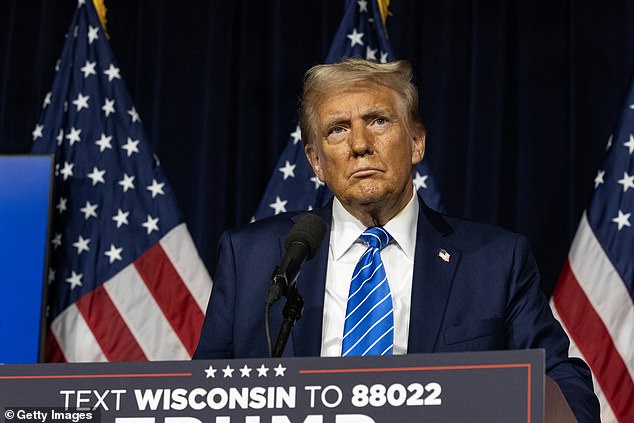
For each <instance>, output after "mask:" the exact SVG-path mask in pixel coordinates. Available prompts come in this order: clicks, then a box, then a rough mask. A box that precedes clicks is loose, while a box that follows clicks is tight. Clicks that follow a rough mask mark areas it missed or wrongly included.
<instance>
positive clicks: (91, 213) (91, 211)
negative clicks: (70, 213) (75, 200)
mask: <svg viewBox="0 0 634 423" xmlns="http://www.w3.org/2000/svg"><path fill="white" fill-rule="evenodd" d="M97 207H99V205H98V204H91V203H90V201H86V205H85V206H84V207H82V208H81V209H79V211H81V212H82V213H83V214H84V219H85V220H88V218H90V217H97Z"/></svg>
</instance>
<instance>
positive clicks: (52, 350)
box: [44, 327, 67, 363]
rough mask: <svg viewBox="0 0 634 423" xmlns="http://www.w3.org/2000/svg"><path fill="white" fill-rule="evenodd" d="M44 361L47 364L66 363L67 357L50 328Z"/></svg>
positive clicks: (47, 334)
mask: <svg viewBox="0 0 634 423" xmlns="http://www.w3.org/2000/svg"><path fill="white" fill-rule="evenodd" d="M44 361H46V362H47V363H66V362H67V360H66V357H64V353H63V352H62V349H61V348H60V346H59V343H58V342H57V338H56V337H55V335H54V334H53V332H51V328H50V327H49V328H48V330H47V331H46V341H45V344H44Z"/></svg>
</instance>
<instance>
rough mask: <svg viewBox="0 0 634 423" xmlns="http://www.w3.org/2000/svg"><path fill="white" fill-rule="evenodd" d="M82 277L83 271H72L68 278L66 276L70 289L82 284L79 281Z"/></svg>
mask: <svg viewBox="0 0 634 423" xmlns="http://www.w3.org/2000/svg"><path fill="white" fill-rule="evenodd" d="M83 277H84V274H83V273H80V274H77V273H75V271H74V270H73V271H72V275H71V277H70V278H66V282H68V283H69V284H70V289H71V291H72V290H73V289H75V288H77V287H78V286H82V283H81V278H83Z"/></svg>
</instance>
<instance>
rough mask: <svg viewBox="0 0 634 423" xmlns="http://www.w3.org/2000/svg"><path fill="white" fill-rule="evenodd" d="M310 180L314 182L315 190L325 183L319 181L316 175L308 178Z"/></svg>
mask: <svg viewBox="0 0 634 423" xmlns="http://www.w3.org/2000/svg"><path fill="white" fill-rule="evenodd" d="M310 181H311V182H312V183H313V184H315V190H318V189H319V187H320V186H323V185H325V184H324V183H323V182H321V181H320V180H319V178H318V177H316V176H313V177H312V178H310Z"/></svg>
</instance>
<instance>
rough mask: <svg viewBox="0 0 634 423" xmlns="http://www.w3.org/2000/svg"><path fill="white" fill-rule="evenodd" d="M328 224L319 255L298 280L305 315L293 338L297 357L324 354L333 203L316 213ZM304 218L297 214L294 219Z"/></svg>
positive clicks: (306, 263) (294, 331) (316, 254)
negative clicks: (324, 319)
mask: <svg viewBox="0 0 634 423" xmlns="http://www.w3.org/2000/svg"><path fill="white" fill-rule="evenodd" d="M312 213H314V214H316V215H317V216H319V217H321V218H322V219H324V221H325V222H326V235H325V237H324V240H323V241H322V243H321V245H320V247H319V249H318V250H317V253H315V256H314V257H313V258H312V259H310V260H308V261H306V262H305V263H304V265H303V267H302V270H301V272H300V274H299V276H298V278H297V286H298V289H299V293H300V295H301V296H302V297H303V298H304V312H303V313H302V317H301V318H300V319H299V320H298V321H297V323H296V324H295V327H294V328H293V333H292V335H291V339H292V343H293V349H294V355H295V356H298V357H302V356H312V357H315V356H319V355H320V353H321V329H322V322H323V315H324V293H325V290H326V271H327V269H328V249H329V248H328V246H329V243H330V226H331V222H332V202H330V203H329V205H328V206H326V207H322V208H320V209H317V210H315V211H314V212H312ZM300 217H301V214H300V215H297V216H296V217H295V219H294V220H297V219H299V218H300Z"/></svg>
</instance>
